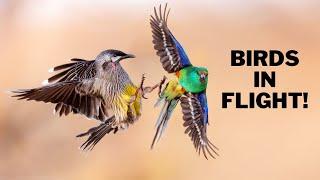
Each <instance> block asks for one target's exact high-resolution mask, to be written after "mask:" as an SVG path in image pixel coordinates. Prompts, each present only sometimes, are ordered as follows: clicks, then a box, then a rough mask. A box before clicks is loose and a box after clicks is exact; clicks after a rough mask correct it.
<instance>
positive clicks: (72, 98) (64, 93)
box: [13, 81, 108, 120]
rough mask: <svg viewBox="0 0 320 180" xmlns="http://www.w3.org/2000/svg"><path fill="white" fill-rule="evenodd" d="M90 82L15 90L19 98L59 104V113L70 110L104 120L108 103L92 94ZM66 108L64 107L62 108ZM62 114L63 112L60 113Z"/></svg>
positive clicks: (73, 82) (57, 106)
mask: <svg viewBox="0 0 320 180" xmlns="http://www.w3.org/2000/svg"><path fill="white" fill-rule="evenodd" d="M89 83H90V82H86V83H83V82H79V81H67V82H58V83H54V84H49V85H46V86H42V87H40V88H34V89H24V90H17V91H13V93H16V95H13V97H17V98H18V99H19V100H21V99H26V100H28V101H29V100H35V101H43V102H45V103H47V102H51V103H54V104H57V105H56V107H55V110H56V111H58V112H59V113H65V114H66V115H67V114H69V113H70V112H73V113H80V114H84V115H85V116H87V117H89V118H95V119H99V120H104V119H107V118H108V114H107V109H106V105H105V104H104V101H103V100H102V98H101V97H99V96H97V95H95V94H90V88H91V87H90V84H89ZM61 108H64V109H61ZM60 115H61V114H60Z"/></svg>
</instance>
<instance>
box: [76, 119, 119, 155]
mask: <svg viewBox="0 0 320 180" xmlns="http://www.w3.org/2000/svg"><path fill="white" fill-rule="evenodd" d="M114 121H115V116H112V117H110V118H109V119H107V120H106V121H105V122H102V123H101V124H100V125H99V126H97V127H93V128H91V129H89V130H88V131H87V132H85V133H82V134H79V135H77V136H76V137H84V136H89V138H88V139H87V140H86V141H85V142H84V143H83V144H82V145H81V146H80V149H82V150H92V149H93V148H94V146H95V145H96V144H97V143H98V142H99V141H100V140H101V139H102V138H103V137H104V136H105V135H106V134H108V133H110V132H111V131H113V132H114V133H116V132H117V131H118V127H114V126H113V125H114Z"/></svg>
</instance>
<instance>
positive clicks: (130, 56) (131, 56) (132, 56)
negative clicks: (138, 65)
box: [119, 54, 136, 61]
mask: <svg viewBox="0 0 320 180" xmlns="http://www.w3.org/2000/svg"><path fill="white" fill-rule="evenodd" d="M135 57H136V56H135V55H133V54H127V55H124V56H122V57H121V58H120V59H119V61H120V60H123V59H127V58H135Z"/></svg>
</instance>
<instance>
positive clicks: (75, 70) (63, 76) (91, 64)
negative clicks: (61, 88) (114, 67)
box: [47, 58, 96, 83]
mask: <svg viewBox="0 0 320 180" xmlns="http://www.w3.org/2000/svg"><path fill="white" fill-rule="evenodd" d="M71 61H73V62H71V63H67V64H62V65H59V66H56V67H54V68H52V69H50V71H61V72H59V73H57V74H56V75H54V76H52V77H50V78H49V79H48V80H47V81H48V83H52V82H64V81H73V80H75V81H80V80H83V79H89V78H93V77H95V75H96V66H95V60H92V61H87V60H83V59H77V58H74V59H71Z"/></svg>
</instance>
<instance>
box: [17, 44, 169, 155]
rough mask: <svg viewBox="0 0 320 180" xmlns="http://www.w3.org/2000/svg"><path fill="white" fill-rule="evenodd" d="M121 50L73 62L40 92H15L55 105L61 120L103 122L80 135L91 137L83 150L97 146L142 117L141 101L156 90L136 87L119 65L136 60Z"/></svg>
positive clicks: (57, 69) (57, 67) (49, 80)
mask: <svg viewBox="0 0 320 180" xmlns="http://www.w3.org/2000/svg"><path fill="white" fill-rule="evenodd" d="M134 57H135V56H134V55H131V54H126V53H124V52H122V51H119V50H112V49H110V50H105V51H103V52H101V53H100V54H99V55H98V56H97V57H96V58H95V60H84V59H77V58H74V59H71V61H72V62H71V63H68V64H63V65H60V66H56V67H54V68H53V69H51V71H60V72H58V73H57V74H56V75H54V76H52V77H50V78H49V79H48V80H46V83H47V85H44V86H42V87H39V88H33V89H24V90H17V91H13V93H16V94H15V95H14V97H18V98H19V100H21V99H26V100H35V101H42V102H45V103H48V102H50V103H54V104H56V106H55V109H54V111H55V112H56V113H58V114H59V115H60V116H62V115H68V114H69V113H71V112H72V113H74V114H82V115H85V116H86V117H88V118H90V119H96V120H99V121H101V123H100V125H99V126H97V127H93V128H91V129H89V130H88V131H87V132H85V133H82V134H79V135H78V136H77V137H83V136H89V137H88V139H87V140H86V141H85V142H84V143H83V144H82V145H81V148H82V149H83V150H92V149H93V148H94V146H95V145H96V144H97V143H98V142H99V141H100V140H101V139H102V138H103V137H104V136H105V135H106V134H107V133H110V132H113V133H116V132H117V131H118V130H120V129H126V128H127V127H128V126H129V125H130V124H133V123H134V122H135V121H137V120H138V119H139V117H140V116H141V105H142V104H141V101H142V98H145V96H144V95H145V94H147V93H150V92H152V91H153V90H154V89H155V88H157V87H158V86H159V85H160V84H162V83H163V81H164V80H165V79H163V80H162V82H161V83H159V84H156V85H155V86H153V87H143V84H144V80H145V77H144V75H143V77H142V81H141V84H140V86H139V87H138V86H136V85H134V83H133V82H132V81H131V79H130V77H129V75H128V73H127V72H126V71H125V70H124V69H123V68H122V66H121V65H120V61H121V60H124V59H128V58H134Z"/></svg>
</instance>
